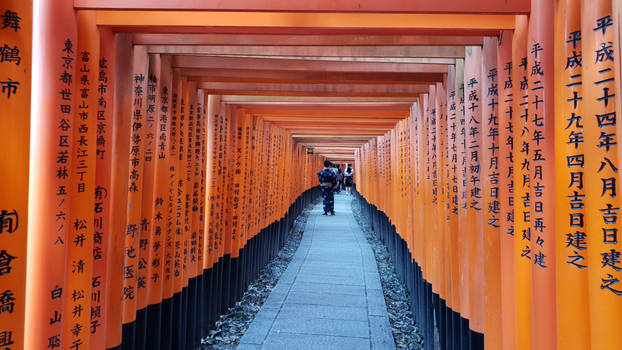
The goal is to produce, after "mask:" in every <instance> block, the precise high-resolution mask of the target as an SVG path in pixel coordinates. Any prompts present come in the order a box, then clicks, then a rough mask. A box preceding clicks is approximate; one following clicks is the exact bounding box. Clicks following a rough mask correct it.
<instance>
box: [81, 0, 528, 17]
mask: <svg viewBox="0 0 622 350" xmlns="http://www.w3.org/2000/svg"><path fill="white" fill-rule="evenodd" d="M74 6H75V7H76V8H95V9H126V10H136V9H150V10H171V9H180V10H181V9H183V10H210V11H318V9H321V10H320V11H334V12H405V13H461V12H462V13H509V14H514V13H528V12H529V1H527V0H515V1H509V2H499V1H496V0H473V1H469V2H465V1H460V0H451V1H443V2H434V1H433V2H430V1H426V0H413V1H408V2H404V1H400V0H387V1H382V2H378V1H374V0H363V1H357V2H356V3H350V2H347V1H344V2H341V1H340V2H335V1H331V0H318V1H314V2H312V3H307V2H291V1H287V0H271V1H249V0H232V1H227V2H205V1H201V0H190V1H179V0H156V1H150V0H137V1H132V2H130V3H128V2H127V1H123V0H75V1H74Z"/></svg>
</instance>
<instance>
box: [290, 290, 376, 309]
mask: <svg viewBox="0 0 622 350" xmlns="http://www.w3.org/2000/svg"><path fill="white" fill-rule="evenodd" d="M285 303H295V304H308V305H328V306H351V307H365V305H367V299H366V298H365V297H362V296H356V295H346V294H331V293H323V294H321V293H306V292H290V293H289V295H288V296H287V299H285Z"/></svg>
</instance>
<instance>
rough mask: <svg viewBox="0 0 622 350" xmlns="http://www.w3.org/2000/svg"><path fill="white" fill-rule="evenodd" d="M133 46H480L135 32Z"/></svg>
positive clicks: (464, 40)
mask: <svg viewBox="0 0 622 350" xmlns="http://www.w3.org/2000/svg"><path fill="white" fill-rule="evenodd" d="M134 44H135V45H203V46H205V45H215V46H222V45H230V46H231V45H235V46H250V47H252V46H280V47H287V46H298V47H303V46H336V47H344V46H357V47H363V46H382V47H384V48H390V47H391V46H416V45H428V46H434V45H439V46H450V45H454V46H468V45H482V44H483V38H482V36H479V35H471V36H469V35H438V34H437V35H361V34H341V35H336V34H332V35H309V34H307V35H280V34H251V35H248V34H195V33H187V34H171V33H157V34H156V33H140V32H139V33H136V34H134Z"/></svg>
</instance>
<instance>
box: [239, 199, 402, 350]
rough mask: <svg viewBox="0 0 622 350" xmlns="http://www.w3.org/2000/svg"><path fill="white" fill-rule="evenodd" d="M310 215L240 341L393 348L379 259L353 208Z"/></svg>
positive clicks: (243, 348)
mask: <svg viewBox="0 0 622 350" xmlns="http://www.w3.org/2000/svg"><path fill="white" fill-rule="evenodd" d="M350 199H351V197H350V196H348V195H347V194H345V193H343V192H342V193H341V194H337V195H335V211H336V213H337V214H336V215H335V216H323V215H321V214H322V204H321V203H319V204H317V205H316V206H315V208H313V210H312V212H311V215H310V216H309V219H308V221H307V226H306V229H305V232H304V235H303V237H302V241H301V243H300V247H299V248H298V251H297V252H296V255H295V256H294V258H293V260H292V261H291V263H290V264H289V267H288V268H287V270H286V271H285V273H283V275H282V276H281V279H280V280H279V282H278V284H277V285H276V286H275V288H274V289H273V291H272V293H271V294H270V296H269V297H268V299H267V300H266V303H265V304H264V305H263V307H262V308H261V310H260V311H259V313H257V315H256V316H255V319H254V320H253V323H252V324H251V326H250V327H249V329H248V330H247V331H246V333H245V334H244V337H243V338H242V340H241V341H240V344H239V346H238V348H237V349H238V350H249V349H296V350H301V349H322V350H327V349H395V344H394V342H393V335H392V333H391V325H390V324H389V318H388V313H387V308H386V304H385V302H384V297H383V294H382V286H381V284H380V275H379V274H378V267H377V265H376V260H375V258H374V253H373V251H372V249H371V247H370V245H369V244H368V243H367V240H366V238H365V234H364V233H363V232H362V231H361V230H360V229H359V226H358V224H357V223H356V221H355V220H354V217H353V215H352V211H351V209H350Z"/></svg>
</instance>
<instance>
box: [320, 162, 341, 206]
mask: <svg viewBox="0 0 622 350" xmlns="http://www.w3.org/2000/svg"><path fill="white" fill-rule="evenodd" d="M317 178H318V180H319V181H320V186H321V187H322V198H323V199H324V214H322V215H328V214H329V213H330V215H335V194H334V192H333V191H334V187H335V186H336V185H337V177H336V176H335V173H334V172H333V169H332V163H331V162H329V161H327V160H325V161H324V169H322V170H321V171H320V172H318V173H317Z"/></svg>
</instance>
